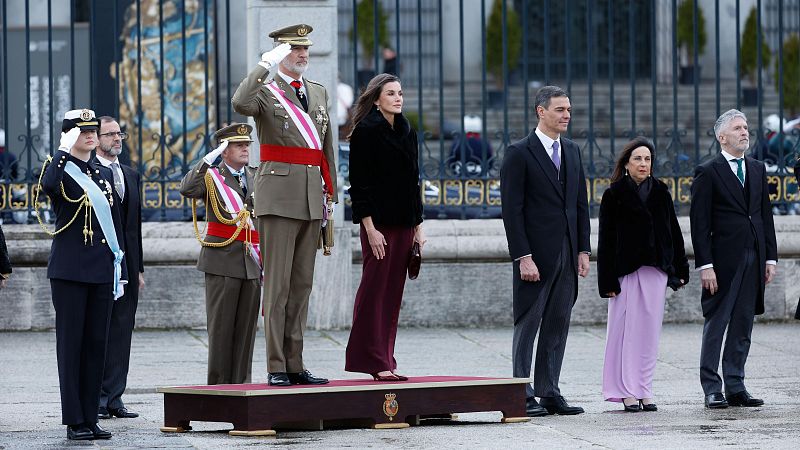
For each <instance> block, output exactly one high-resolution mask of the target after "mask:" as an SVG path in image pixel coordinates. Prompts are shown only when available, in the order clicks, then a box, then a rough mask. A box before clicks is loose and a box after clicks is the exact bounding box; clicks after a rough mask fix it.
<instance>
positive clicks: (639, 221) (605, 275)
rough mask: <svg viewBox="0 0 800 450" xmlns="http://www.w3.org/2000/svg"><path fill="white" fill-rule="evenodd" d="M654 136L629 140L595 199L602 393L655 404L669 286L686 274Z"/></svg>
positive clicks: (631, 404)
mask: <svg viewBox="0 0 800 450" xmlns="http://www.w3.org/2000/svg"><path fill="white" fill-rule="evenodd" d="M654 150H655V149H654V148H653V144H652V143H651V142H650V141H649V140H648V139H645V138H643V137H639V138H636V139H634V140H632V141H631V142H629V143H628V144H627V145H626V146H625V148H624V149H623V150H622V152H621V153H620V156H619V158H618V159H617V162H616V167H615V169H614V174H613V176H612V178H611V186H610V187H609V188H608V189H607V190H606V191H605V193H604V194H603V200H602V202H601V204H600V230H599V239H598V249H597V284H598V287H599V291H600V296H601V297H605V298H608V299H609V303H608V331H607V335H606V353H605V362H604V365H603V397H604V398H605V399H606V400H608V401H613V402H620V401H621V402H623V404H624V405H625V410H626V411H631V412H634V411H639V410H640V409H644V410H645V411H655V410H656V405H655V403H653V394H652V383H653V372H654V370H655V365H656V358H657V357H658V338H659V334H660V333H661V321H662V319H663V317H664V301H665V297H666V288H667V286H669V287H671V288H672V289H673V290H677V289H678V288H680V287H681V286H683V285H685V284H686V282H687V281H688V280H689V262H688V261H687V259H686V253H685V251H684V248H683V235H682V234H681V229H680V227H679V225H678V219H677V217H676V216H675V208H674V206H673V203H672V196H671V195H670V193H669V190H668V189H667V185H666V184H664V183H663V182H662V181H660V180H658V179H656V178H653V177H652V161H653V154H654Z"/></svg>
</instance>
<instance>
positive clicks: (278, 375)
mask: <svg viewBox="0 0 800 450" xmlns="http://www.w3.org/2000/svg"><path fill="white" fill-rule="evenodd" d="M267 383H268V384H269V385H270V386H291V385H292V382H291V381H289V377H288V376H286V374H285V373H283V372H275V373H271V374H269V375H267Z"/></svg>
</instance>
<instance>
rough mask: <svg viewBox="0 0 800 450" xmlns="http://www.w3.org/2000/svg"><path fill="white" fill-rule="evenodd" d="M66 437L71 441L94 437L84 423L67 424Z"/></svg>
mask: <svg viewBox="0 0 800 450" xmlns="http://www.w3.org/2000/svg"><path fill="white" fill-rule="evenodd" d="M67 439H69V440H72V441H88V440H91V439H94V434H93V433H92V430H90V429H89V428H87V427H86V425H84V424H80V425H67Z"/></svg>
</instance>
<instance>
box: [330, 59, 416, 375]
mask: <svg viewBox="0 0 800 450" xmlns="http://www.w3.org/2000/svg"><path fill="white" fill-rule="evenodd" d="M402 108H403V90H402V87H401V86H400V80H399V79H398V78H397V77H396V76H394V75H389V74H381V75H378V76H376V77H375V78H373V79H372V80H371V81H370V82H369V84H368V85H367V88H366V90H365V91H364V93H363V94H361V96H360V97H359V99H358V101H357V102H356V106H355V113H354V114H353V124H354V128H353V132H352V133H351V134H350V191H349V192H350V199H351V200H352V202H353V222H354V223H357V224H361V227H360V231H361V255H362V258H363V270H362V275H361V284H360V285H359V287H358V292H357V293H356V300H355V306H354V308H353V327H352V329H351V330H350V339H349V340H348V342H347V350H346V353H345V370H347V371H348V372H362V373H368V374H371V375H372V377H373V378H374V379H375V380H376V381H389V382H396V381H405V380H407V379H408V378H406V377H405V376H403V375H400V374H398V373H397V372H396V369H397V362H396V361H395V359H394V342H395V337H396V335H397V320H398V317H399V315H400V303H401V302H402V300H403V287H404V285H405V278H406V268H407V267H408V262H409V258H410V256H411V246H412V244H413V243H414V242H418V243H419V245H420V247H422V246H423V245H424V244H425V236H424V234H423V232H422V228H421V227H420V224H421V223H422V194H421V190H420V184H419V163H418V161H417V158H418V156H417V155H418V150H417V133H416V132H415V131H414V129H413V128H412V127H411V125H410V124H409V122H408V120H407V119H406V118H405V116H403V114H402Z"/></svg>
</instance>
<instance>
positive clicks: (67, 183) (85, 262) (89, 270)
mask: <svg viewBox="0 0 800 450" xmlns="http://www.w3.org/2000/svg"><path fill="white" fill-rule="evenodd" d="M68 161H72V162H73V163H75V164H76V165H77V166H78V168H79V169H80V170H81V171H82V172H84V173H88V174H89V175H90V176H91V178H92V180H93V181H94V182H95V183H96V184H97V185H98V186H99V187H100V190H102V191H103V192H104V193H105V192H106V190H107V189H108V188H109V187H113V186H114V183H113V181H112V180H113V175H112V174H111V169H108V168H106V167H103V166H101V165H100V164H95V163H93V162H91V161H90V162H88V163H87V162H84V161H81V160H80V159H78V158H75V157H74V156H72V155H69V154H67V153H66V152H63V151H60V150H59V151H58V152H56V154H55V155H54V156H53V161H52V162H51V163H50V165H48V166H47V169H45V173H44V175H43V176H42V189H43V190H44V192H45V193H46V194H47V195H48V196H49V197H50V200H51V201H52V205H53V212H54V213H55V215H56V223H55V227H56V230H60V229H61V228H62V227H64V225H66V224H67V223H68V222H69V221H70V220H71V219H72V217H73V216H75V212H76V210H77V209H78V208H79V207H81V203H72V202H69V201H67V200H66V199H64V196H63V194H62V193H61V185H62V184H63V186H64V193H66V195H67V197H69V198H70V199H73V200H74V199H77V198H80V197H81V196H82V195H83V188H81V187H80V185H79V184H78V183H77V182H76V181H75V180H73V179H72V177H70V176H69V175H66V174H65V173H64V167H65V164H66V163H67V162H68ZM112 189H113V188H112ZM106 198H108V195H106ZM112 198H114V196H112ZM84 216H85V212H84V211H81V212H80V213H78V216H77V217H76V218H75V220H74V221H73V222H72V224H70V226H69V227H67V228H66V229H65V230H64V231H62V232H60V233H58V234H57V235H56V236H55V237H54V238H53V245H52V247H51V249H50V258H49V259H48V262H47V278H57V279H60V280H69V281H77V282H80V283H96V284H101V283H113V282H114V255H113V254H112V253H111V249H110V247H109V246H108V244H106V242H105V236H104V235H103V229H102V228H101V227H100V223H99V222H98V221H97V217H95V214H94V212H92V214H91V221H92V225H91V229H92V231H93V232H94V234H93V238H92V240H91V241H90V240H87V241H86V244H84V242H83V226H84V221H85V219H84ZM111 216H112V217H113V219H114V229H115V231H116V234H117V241H118V242H119V245H120V248H121V249H122V250H123V251H125V237H124V235H123V233H122V221H121V219H120V217H121V215H120V205H119V202H118V201H114V202H113V204H112V205H111ZM126 259H127V258H123V259H122V279H123V280H126V279H128V277H127V273H128V271H127V267H126V264H125V260H126Z"/></svg>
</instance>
